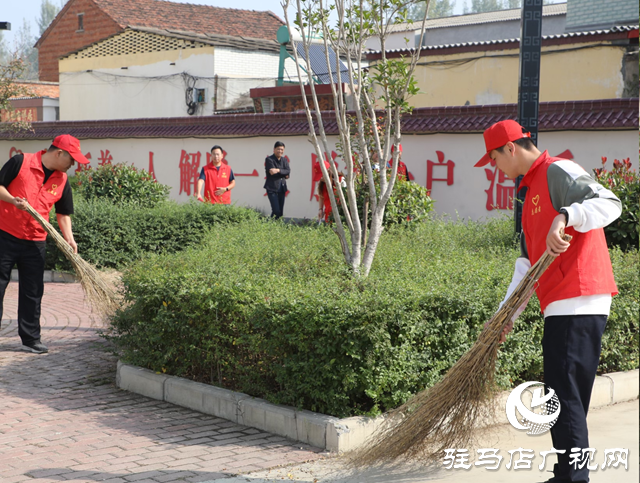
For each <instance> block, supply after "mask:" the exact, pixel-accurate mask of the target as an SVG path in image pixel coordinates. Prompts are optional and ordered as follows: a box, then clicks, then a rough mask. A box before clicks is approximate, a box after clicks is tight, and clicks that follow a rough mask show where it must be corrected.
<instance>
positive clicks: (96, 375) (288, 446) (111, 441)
mask: <svg viewBox="0 0 640 483" xmlns="http://www.w3.org/2000/svg"><path fill="white" fill-rule="evenodd" d="M17 288H18V287H17V284H16V283H11V284H10V285H9V287H8V289H7V293H6V296H5V301H4V315H3V320H2V326H1V327H0V482H1V483H18V482H26V481H28V482H33V483H53V482H67V481H73V482H83V483H84V482H86V483H93V482H97V481H99V482H106V483H128V482H137V483H151V482H154V483H166V482H173V481H184V482H194V483H195V482H203V481H212V480H219V479H227V478H232V477H233V475H236V474H238V473H246V472H251V471H256V470H261V469H264V468H271V467H274V466H278V465H285V464H292V463H300V462H304V461H308V460H313V459H317V458H318V457H319V456H320V450H319V449H316V448H312V447H310V446H307V445H303V444H300V443H295V444H294V443H292V442H291V441H288V440H286V439H285V438H282V437H280V436H275V435H272V434H269V433H265V432H263V431H258V430H255V429H252V428H247V427H245V426H239V425H237V424H233V423H231V422H229V421H226V420H224V419H219V418H215V417H212V416H206V415H203V414H200V413H197V412H195V411H190V410H188V409H184V408H180V407H177V406H173V405H171V404H167V403H164V402H160V401H155V400H152V399H148V398H145V397H143V396H139V395H135V394H131V393H128V392H126V391H121V390H119V389H117V388H116V387H115V373H116V358H115V357H114V356H113V355H111V354H109V353H108V352H107V351H106V346H107V344H106V343H105V342H104V340H103V339H101V338H100V337H99V335H98V332H99V330H100V328H101V321H100V320H99V319H98V318H97V317H95V316H93V315H92V314H91V311H90V310H89V309H88V307H87V306H86V305H85V304H84V302H83V293H82V289H81V288H80V286H79V285H78V284H56V283H50V284H45V295H44V299H43V313H42V326H43V331H42V341H43V342H44V343H45V344H46V345H47V346H48V347H49V351H50V352H49V353H48V354H44V355H36V354H31V353H27V352H22V351H20V345H21V344H20V338H19V337H18V329H17V325H16V321H15V319H16V314H17V298H18V297H17Z"/></svg>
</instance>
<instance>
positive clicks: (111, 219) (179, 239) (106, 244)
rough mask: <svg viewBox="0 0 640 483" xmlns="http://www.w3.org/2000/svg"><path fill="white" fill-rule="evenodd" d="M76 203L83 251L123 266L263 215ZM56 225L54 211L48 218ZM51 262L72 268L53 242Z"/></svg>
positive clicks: (198, 207) (197, 206)
mask: <svg viewBox="0 0 640 483" xmlns="http://www.w3.org/2000/svg"><path fill="white" fill-rule="evenodd" d="M74 201H75V214H74V215H73V217H72V219H73V234H74V238H75V240H76V242H77V243H78V253H79V254H80V256H82V258H84V259H85V260H86V261H88V262H90V263H93V264H94V265H97V266H98V267H107V268H122V267H123V266H125V265H127V264H130V263H132V262H133V261H135V260H138V259H139V258H141V257H143V256H144V255H145V254H147V253H174V252H178V251H181V250H184V249H185V248H189V247H193V246H197V245H198V244H199V243H201V242H202V239H203V237H204V235H205V233H206V232H207V231H208V230H209V229H211V228H212V227H213V226H215V225H219V224H226V223H239V222H241V221H245V220H251V219H255V218H258V217H259V216H260V215H259V214H258V213H257V212H256V211H254V210H251V209H248V208H239V207H235V206H222V205H212V204H210V203H200V202H195V201H193V202H191V203H188V204H178V203H175V202H169V201H167V202H163V203H160V204H158V205H156V206H155V207H153V208H147V207H144V206H141V205H135V204H123V205H116V204H113V203H112V202H111V201H108V200H104V199H93V200H90V201H84V200H83V199H82V198H78V199H76V200H74ZM49 221H50V222H51V223H52V224H53V225H54V226H55V227H56V228H58V226H57V221H56V219H55V215H54V214H53V210H52V214H51V217H50V220H49ZM46 266H47V268H50V269H56V270H66V271H70V270H72V267H71V265H70V263H69V261H68V260H67V259H66V257H65V256H64V255H63V254H62V252H61V251H60V250H58V248H57V247H56V244H55V243H53V242H50V243H48V244H47V259H46Z"/></svg>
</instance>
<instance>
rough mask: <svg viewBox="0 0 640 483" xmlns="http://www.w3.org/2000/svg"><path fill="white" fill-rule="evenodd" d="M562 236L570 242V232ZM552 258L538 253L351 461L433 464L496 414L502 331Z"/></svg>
mask: <svg viewBox="0 0 640 483" xmlns="http://www.w3.org/2000/svg"><path fill="white" fill-rule="evenodd" d="M563 238H564V240H565V241H570V240H571V237H570V236H569V235H563ZM554 260H555V258H554V257H553V256H551V255H549V254H547V253H545V254H544V255H543V256H542V257H540V259H539V260H538V261H537V262H536V263H535V264H534V265H533V266H532V267H531V268H530V269H529V271H528V272H527V274H526V275H525V277H524V278H523V279H522V281H521V282H520V284H519V285H518V286H517V287H516V289H515V290H514V291H513V293H512V294H511V295H510V296H509V298H508V299H507V300H506V301H505V303H504V304H503V305H502V307H501V308H500V309H499V310H498V311H497V312H496V314H495V315H494V316H493V317H492V318H491V319H490V320H489V322H488V323H487V324H486V325H485V328H484V330H483V331H482V332H481V333H480V335H479V336H478V339H477V340H476V342H475V343H474V345H473V346H472V347H471V348H470V349H469V350H468V351H467V352H466V353H465V354H464V355H463V356H462V357H461V358H460V360H458V362H456V363H455V364H454V366H453V367H452V368H451V369H449V371H448V372H447V373H446V375H445V376H444V377H443V378H442V379H441V380H440V381H439V382H438V383H437V384H435V385H434V386H433V387H431V388H429V389H427V390H425V391H423V392H421V393H418V394H416V395H415V396H413V398H411V399H410V400H409V401H408V402H406V403H405V404H404V405H402V406H401V407H399V408H397V409H395V410H394V411H392V412H391V413H390V414H389V417H388V418H387V424H386V425H383V426H382V428H381V429H380V430H378V432H377V433H376V434H374V436H373V438H372V440H371V441H370V442H369V443H368V444H367V445H366V446H365V447H364V448H362V449H360V450H356V451H355V452H354V454H352V455H348V456H347V457H348V459H349V460H350V463H351V464H352V465H354V466H365V465H376V464H381V463H391V462H394V461H395V460H398V459H399V458H407V459H418V460H423V461H426V462H433V461H436V460H437V459H439V458H441V457H442V455H443V454H444V450H445V449H448V448H465V447H467V445H468V443H470V442H471V441H472V440H473V437H474V432H475V430H476V429H477V428H478V426H479V423H480V422H482V421H486V420H487V418H488V417H490V416H492V415H493V408H495V405H494V404H492V403H493V402H494V401H495V396H496V394H497V389H496V384H495V364H496V359H497V356H498V349H499V347H500V334H501V333H502V331H503V330H504V328H505V327H506V326H507V324H508V323H509V321H510V320H511V318H512V317H513V316H514V314H515V313H516V312H517V310H518V309H519V308H520V306H521V305H522V304H524V303H525V302H526V301H527V300H528V299H529V297H530V296H531V294H532V293H533V291H534V289H535V286H536V283H537V281H538V280H539V279H540V276H541V275H542V274H543V273H544V271H545V270H546V269H547V268H548V267H549V266H550V265H551V263H553V261H554Z"/></svg>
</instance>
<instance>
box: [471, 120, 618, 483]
mask: <svg viewBox="0 0 640 483" xmlns="http://www.w3.org/2000/svg"><path fill="white" fill-rule="evenodd" d="M484 140H485V145H486V150H487V151H486V154H485V155H484V156H483V157H482V159H481V160H480V161H478V163H476V165H475V166H476V167H480V166H485V165H486V164H488V163H489V162H491V161H492V160H493V161H495V162H496V164H497V166H498V169H500V170H501V171H502V172H503V173H504V174H505V175H507V176H508V177H509V178H511V179H516V177H518V176H520V175H522V176H524V177H523V179H522V182H521V184H520V186H521V187H527V193H526V197H525V202H524V205H523V210H522V231H523V233H522V235H521V237H520V241H521V255H520V257H519V258H518V259H517V261H516V265H515V271H514V274H513V279H512V282H511V285H510V286H509V289H508V290H507V296H506V297H505V300H506V299H507V298H508V297H509V295H510V294H511V293H512V292H513V290H514V289H515V288H516V286H517V285H518V283H519V282H520V281H521V280H522V279H523V278H524V276H525V274H526V272H527V270H528V269H529V268H530V267H531V265H532V264H533V263H535V262H536V261H537V260H538V259H539V258H540V257H541V256H542V255H543V254H544V253H548V254H550V255H552V256H553V257H556V260H554V262H553V263H552V264H551V266H550V267H549V268H548V269H547V271H546V272H545V273H544V274H543V275H542V276H541V277H540V280H539V281H538V286H537V288H536V294H537V296H538V299H539V300H540V307H541V309H542V312H543V313H544V336H543V339H542V353H543V358H544V382H545V385H546V386H547V388H548V389H553V390H554V391H555V392H556V394H557V396H558V399H559V401H560V414H559V417H558V420H557V422H556V423H555V425H554V426H553V427H552V428H551V439H552V441H553V447H554V448H555V449H557V450H559V451H564V453H562V454H558V463H557V464H556V465H555V466H554V470H553V472H554V477H553V478H551V479H550V480H548V482H549V483H550V482H553V483H561V482H582V483H586V482H588V481H589V469H588V465H582V466H580V465H573V464H570V454H571V453H572V448H589V438H588V432H587V411H588V409H589V401H590V398H591V389H592V387H593V383H594V380H595V376H596V370H597V368H598V362H599V360H600V350H601V341H602V333H603V332H604V329H605V325H606V323H607V317H608V316H609V310H610V307H611V298H612V297H613V296H614V295H616V294H617V293H618V291H617V288H616V284H615V281H614V278H613V270H612V268H611V260H610V258H609V251H608V249H607V242H606V240H605V236H604V230H603V228H604V227H605V226H607V225H608V224H610V223H611V222H613V221H614V220H615V219H616V218H618V217H619V216H620V214H621V212H622V204H621V203H620V200H619V199H618V198H617V197H616V196H615V195H614V194H613V193H612V192H611V191H610V190H608V189H606V188H604V187H603V186H601V185H600V184H598V183H597V182H596V181H595V180H594V179H593V178H592V177H591V176H589V174H588V173H587V172H586V171H585V170H584V169H582V167H580V165H578V164H577V163H574V162H573V161H569V160H566V159H561V158H554V157H551V156H549V153H548V152H547V151H545V152H543V153H541V152H540V151H539V150H538V148H537V147H536V146H535V144H533V141H532V140H531V135H530V133H528V132H525V130H524V129H523V128H522V126H520V124H518V123H517V122H515V121H511V120H507V121H501V122H498V123H496V124H494V125H492V126H491V127H490V128H489V129H487V130H486V131H485V132H484ZM564 232H566V233H567V234H568V235H571V236H572V237H573V238H572V240H571V243H568V242H566V241H564V240H563V238H562V234H563V233H564ZM503 303H504V302H503ZM525 305H526V304H525ZM523 308H524V306H523V307H521V309H523ZM514 318H515V317H514ZM512 326H513V321H511V322H510V324H509V326H507V327H506V328H505V331H504V332H503V334H501V336H500V338H501V340H504V338H505V336H506V334H507V333H508V332H509V331H511V328H512Z"/></svg>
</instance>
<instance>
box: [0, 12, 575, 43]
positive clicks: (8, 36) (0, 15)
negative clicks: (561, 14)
mask: <svg viewBox="0 0 640 483" xmlns="http://www.w3.org/2000/svg"><path fill="white" fill-rule="evenodd" d="M131 1H132V2H134V1H135V0H131ZM173 1H175V2H178V3H192V4H198V5H211V6H214V7H226V8H239V9H246V10H271V11H272V12H273V13H275V14H276V15H278V16H280V18H282V19H283V20H284V15H283V13H282V7H281V5H280V0H233V1H230V0H188V1H187V0H173ZM467 1H468V3H469V4H470V3H471V2H470V0H467ZM558 1H561V0H553V1H552V3H557V2H558ZM562 1H565V0H562ZM52 2H53V3H56V4H60V5H61V6H62V5H63V4H64V3H65V0H52ZM463 2H464V0H455V8H454V14H455V15H461V14H462V12H463V10H462V9H463V6H464V5H463ZM41 3H42V0H0V5H1V6H0V21H6V22H11V31H5V32H4V34H3V35H4V39H5V42H6V45H7V46H8V47H9V49H11V48H12V46H13V39H14V36H15V34H16V32H17V31H18V29H20V27H21V26H22V24H23V22H24V21H25V20H26V21H27V22H29V24H30V25H31V35H33V36H36V35H37V34H38V25H37V23H36V19H37V18H38V16H39V15H40V4H41Z"/></svg>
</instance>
